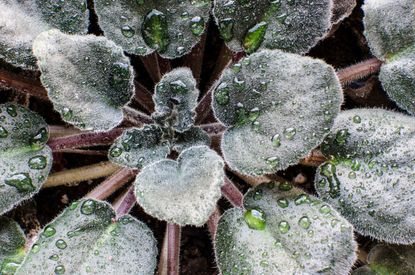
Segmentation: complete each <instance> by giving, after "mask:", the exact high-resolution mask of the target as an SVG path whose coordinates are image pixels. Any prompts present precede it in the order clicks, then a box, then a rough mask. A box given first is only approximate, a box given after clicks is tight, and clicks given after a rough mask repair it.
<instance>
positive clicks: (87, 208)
mask: <svg viewBox="0 0 415 275" xmlns="http://www.w3.org/2000/svg"><path fill="white" fill-rule="evenodd" d="M94 212H95V201H94V200H86V201H84V202H83V203H82V205H81V213H82V214H84V215H91V214H92V213H94Z"/></svg>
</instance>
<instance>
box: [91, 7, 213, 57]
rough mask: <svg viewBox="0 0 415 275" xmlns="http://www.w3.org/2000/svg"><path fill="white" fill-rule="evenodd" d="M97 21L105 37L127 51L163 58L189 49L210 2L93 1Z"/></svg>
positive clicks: (184, 52)
mask: <svg viewBox="0 0 415 275" xmlns="http://www.w3.org/2000/svg"><path fill="white" fill-rule="evenodd" d="M94 3H95V11H96V13H97V15H98V22H99V25H100V27H101V28H102V29H103V31H104V33H105V36H107V37H108V38H109V39H111V40H112V41H114V42H115V43H117V44H118V45H121V46H122V47H123V48H124V49H125V50H126V51H127V52H128V53H130V54H138V55H141V56H143V55H148V54H150V53H152V52H154V51H157V52H158V53H159V54H160V55H161V56H162V57H164V58H169V59H173V58H177V57H180V56H182V55H185V54H187V53H189V52H190V50H191V49H192V48H193V47H194V46H195V45H196V44H197V43H198V42H199V41H200V36H201V35H202V34H203V32H204V30H205V25H206V23H207V21H208V19H209V10H210V5H211V4H210V1H209V0H195V1H176V0H165V1H158V0H149V1H148V0H145V1H142V0H139V1H127V0H122V1H115V2H109V1H107V0H95V1H94Z"/></svg>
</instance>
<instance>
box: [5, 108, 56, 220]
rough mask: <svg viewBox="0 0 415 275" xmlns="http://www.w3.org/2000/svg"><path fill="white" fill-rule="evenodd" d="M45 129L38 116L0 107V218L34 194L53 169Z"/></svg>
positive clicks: (23, 109) (46, 130) (21, 109)
mask: <svg viewBox="0 0 415 275" xmlns="http://www.w3.org/2000/svg"><path fill="white" fill-rule="evenodd" d="M48 139H49V132H48V126H47V124H46V122H45V121H44V120H43V119H42V118H41V117H40V116H39V115H37V114H35V113H33V112H31V111H29V110H27V109H25V108H23V107H21V106H17V105H14V104H11V103H6V104H0V171H1V173H0V214H3V213H5V212H6V211H8V210H10V209H11V208H13V206H15V205H16V204H18V203H20V202H21V201H23V200H26V199H28V198H30V197H32V196H33V195H34V194H36V193H37V192H38V191H39V189H40V186H41V185H42V184H43V182H45V180H46V178H47V176H48V174H49V172H50V169H51V167H52V151H51V150H50V148H49V147H48V146H46V145H45V144H46V142H47V141H48Z"/></svg>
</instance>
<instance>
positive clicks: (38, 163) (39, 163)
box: [29, 156, 47, 170]
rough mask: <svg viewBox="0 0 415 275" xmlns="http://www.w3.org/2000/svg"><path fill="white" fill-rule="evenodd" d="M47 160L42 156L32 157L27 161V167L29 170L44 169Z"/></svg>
mask: <svg viewBox="0 0 415 275" xmlns="http://www.w3.org/2000/svg"><path fill="white" fill-rule="evenodd" d="M46 164H47V160H46V157H44V156H34V157H32V158H31V159H29V167H30V168H31V169H37V170H41V169H44V168H45V167H46Z"/></svg>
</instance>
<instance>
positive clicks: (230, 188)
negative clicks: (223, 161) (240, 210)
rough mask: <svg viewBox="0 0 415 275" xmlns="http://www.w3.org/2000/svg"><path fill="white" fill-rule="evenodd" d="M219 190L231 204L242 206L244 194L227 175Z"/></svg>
mask: <svg viewBox="0 0 415 275" xmlns="http://www.w3.org/2000/svg"><path fill="white" fill-rule="evenodd" d="M221 190H222V195H223V196H224V197H225V198H226V199H227V200H228V201H229V202H230V203H231V204H232V205H233V206H236V207H243V201H244V195H243V194H242V193H241V191H239V189H238V188H237V187H236V186H235V184H234V183H233V182H232V181H231V180H230V179H229V178H228V177H225V184H224V185H223V186H222V188H221Z"/></svg>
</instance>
